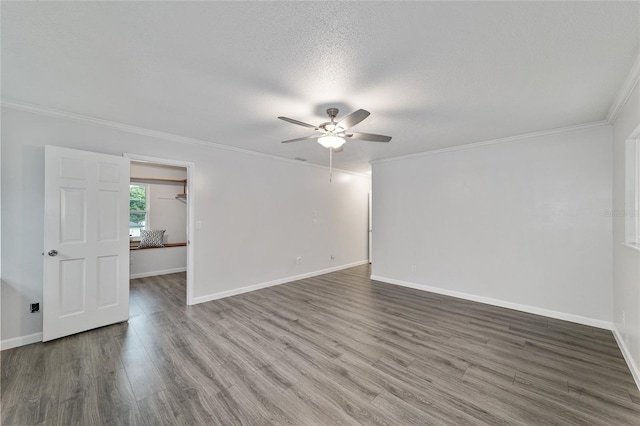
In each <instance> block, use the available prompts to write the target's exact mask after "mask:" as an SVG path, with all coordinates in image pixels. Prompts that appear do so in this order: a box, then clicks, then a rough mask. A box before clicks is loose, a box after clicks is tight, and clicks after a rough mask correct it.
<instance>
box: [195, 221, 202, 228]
mask: <svg viewBox="0 0 640 426" xmlns="http://www.w3.org/2000/svg"><path fill="white" fill-rule="evenodd" d="M196 229H202V221H201V220H196Z"/></svg>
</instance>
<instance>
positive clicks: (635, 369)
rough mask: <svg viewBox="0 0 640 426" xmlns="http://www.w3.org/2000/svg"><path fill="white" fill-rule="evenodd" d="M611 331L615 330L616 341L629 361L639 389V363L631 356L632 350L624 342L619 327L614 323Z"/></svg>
mask: <svg viewBox="0 0 640 426" xmlns="http://www.w3.org/2000/svg"><path fill="white" fill-rule="evenodd" d="M611 331H613V337H615V339H616V342H617V343H618V346H619V347H620V351H621V352H622V356H623V357H624V360H625V361H626V362H627V366H628V367H629V370H630V371H631V375H632V376H633V380H635V382H636V386H637V387H638V390H640V367H638V364H636V362H635V361H634V359H633V356H631V351H630V350H629V348H627V345H626V344H625V343H624V339H623V338H622V334H621V333H620V331H618V328H617V327H616V325H615V324H613V327H612V330H611Z"/></svg>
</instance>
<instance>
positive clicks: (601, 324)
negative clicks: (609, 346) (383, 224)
mask: <svg viewBox="0 0 640 426" xmlns="http://www.w3.org/2000/svg"><path fill="white" fill-rule="evenodd" d="M371 280H372V281H381V282H384V283H388V284H395V285H399V286H402V287H409V288H414V289H417V290H423V291H428V292H431V293H437V294H443V295H445V296H451V297H457V298H458V299H465V300H471V301H473V302H480V303H486V304H487V305H493V306H500V307H502V308H508V309H513V310H516V311H521V312H528V313H530V314H536V315H542V316H545V317H549V318H555V319H559V320H564V321H569V322H575V323H578V324H583V325H588V326H591V327H596V328H603V329H605V330H611V329H612V326H613V324H612V323H611V322H609V321H603V320H598V319H594V318H589V317H583V316H580V315H574V314H568V313H565V312H558V311H552V310H549V309H543V308H538V307H536V306H529V305H521V304H519V303H513V302H508V301H505V300H500V299H492V298H490V297H484V296H477V295H475V294H469V293H463V292H459V291H454V290H448V289H444V288H439V287H431V286H428V285H423V284H416V283H412V282H408V281H401V280H396V279H394V278H386V277H380V276H377V275H372V276H371Z"/></svg>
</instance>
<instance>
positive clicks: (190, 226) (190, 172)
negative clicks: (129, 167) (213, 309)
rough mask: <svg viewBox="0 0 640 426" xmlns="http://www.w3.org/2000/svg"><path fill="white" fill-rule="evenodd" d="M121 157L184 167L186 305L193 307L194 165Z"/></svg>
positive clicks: (135, 156)
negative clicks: (185, 199)
mask: <svg viewBox="0 0 640 426" xmlns="http://www.w3.org/2000/svg"><path fill="white" fill-rule="evenodd" d="M123 156H124V157H127V158H129V160H130V161H137V162H144V163H152V164H162V165H166V166H175V167H184V168H186V169H187V305H193V304H194V301H193V299H194V295H193V277H194V274H193V269H194V262H193V260H194V252H193V242H194V236H195V233H194V230H195V212H194V208H193V207H194V205H195V204H194V199H195V194H194V191H193V188H194V185H193V178H194V176H195V164H194V163H191V162H188V161H179V160H171V159H168V158H160V157H151V156H148V155H139V154H131V153H127V152H125V153H124V154H123Z"/></svg>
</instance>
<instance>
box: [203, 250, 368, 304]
mask: <svg viewBox="0 0 640 426" xmlns="http://www.w3.org/2000/svg"><path fill="white" fill-rule="evenodd" d="M367 263H369V261H368V260H361V261H359V262H353V263H349V264H346V265H341V266H336V267H333V268H328V269H321V270H319V271H314V272H308V273H306V274H300V275H294V276H291V277H286V278H280V279H277V280H273V281H268V282H264V283H259V284H253V285H248V286H246V287H241V288H236V289H233V290H227V291H221V292H220V293H213V294H209V295H206V296H199V297H195V298H194V299H193V304H194V305H195V304H198V303H204V302H210V301H212V300H217V299H223V298H225V297H230V296H236V295H238V294H242V293H249V292H251V291H255V290H260V289H262V288H267V287H272V286H275V285H280V284H286V283H289V282H292V281H298V280H303V279H305V278H311V277H315V276H318V275H323V274H328V273H329V272H335V271H340V270H342V269H348V268H353V267H354V266H360V265H365V264H367Z"/></svg>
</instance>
